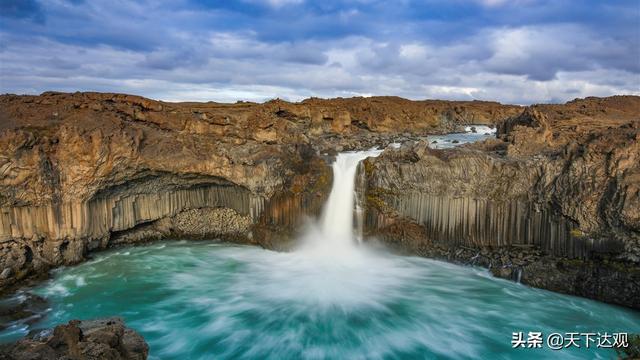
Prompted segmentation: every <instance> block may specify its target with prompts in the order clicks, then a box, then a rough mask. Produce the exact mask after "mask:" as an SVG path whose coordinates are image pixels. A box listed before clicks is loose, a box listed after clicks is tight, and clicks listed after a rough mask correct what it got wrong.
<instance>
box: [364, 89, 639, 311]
mask: <svg viewBox="0 0 640 360" xmlns="http://www.w3.org/2000/svg"><path fill="white" fill-rule="evenodd" d="M498 135H499V139H497V140H488V141H486V142H484V143H476V144H469V145H466V146H463V147H460V148H457V149H452V150H434V149H431V148H429V146H428V144H427V143H425V142H418V143H413V144H410V145H406V146H403V147H402V148H401V149H398V150H392V149H389V150H387V151H385V153H383V154H382V155H381V156H380V157H379V158H375V159H368V160H366V162H365V163H364V166H363V167H362V169H361V172H362V176H364V177H365V178H366V180H364V181H363V183H364V184H365V186H364V189H362V190H361V191H363V192H364V193H365V195H364V196H366V199H367V202H368V204H369V209H370V211H369V212H368V215H367V229H368V231H369V233H370V234H371V235H377V236H378V237H379V238H380V239H382V240H383V241H385V242H387V243H389V244H391V245H394V246H395V247H396V248H400V249H401V250H404V251H410V252H413V253H419V254H422V255H425V256H431V257H440V258H446V259H450V260H454V261H460V262H469V263H474V264H478V265H483V266H486V267H490V268H491V269H492V271H493V273H494V274H496V275H498V276H502V277H507V278H512V279H520V280H521V281H522V282H523V283H526V284H529V285H533V286H536V287H542V288H547V289H551V290H555V291H560V292H565V293H569V294H576V295H581V296H586V297H590V298H594V299H599V300H602V301H607V302H612V303H617V304H621V305H626V306H631V307H635V308H640V302H639V300H638V299H640V296H638V295H640V194H639V190H640V141H639V140H640V98H638V97H629V96H627V97H612V98H606V99H599V98H588V99H584V100H576V101H572V102H569V103H567V104H565V105H535V106H531V107H528V108H527V109H525V110H524V111H523V112H522V113H521V114H520V115H518V116H514V117H510V118H509V119H507V120H506V121H504V122H502V123H501V124H499V126H498Z"/></svg>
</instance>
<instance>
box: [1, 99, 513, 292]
mask: <svg viewBox="0 0 640 360" xmlns="http://www.w3.org/2000/svg"><path fill="white" fill-rule="evenodd" d="M520 112H521V108H520V107H518V106H508V105H501V104H497V103H491V102H445V101H421V102H414V101H409V100H404V99H400V98H392V97H382V98H353V99H334V100H320V99H309V100H305V101H303V102H301V103H288V102H285V101H281V100H273V101H269V102H267V103H264V104H255V103H243V102H239V103H236V104H216V103H166V102H159V101H153V100H149V99H145V98H141V97H137V96H130V95H121V94H102V93H75V94H66V93H44V94H42V95H40V96H15V95H4V96H0V288H1V287H6V286H7V285H10V284H13V283H16V281H18V280H20V279H23V278H25V277H28V276H31V275H34V274H36V275H37V274H44V273H46V271H47V270H48V269H49V268H51V267H55V266H59V265H63V264H73V263H77V262H79V261H82V260H83V259H85V258H86V257H87V256H88V254H89V253H90V252H91V251H93V250H98V249H104V248H107V247H110V246H115V245H119V244H125V243H135V242H141V241H148V240H152V239H159V238H167V237H192V238H222V239H227V240H232V241H239V242H249V243H254V244H260V245H262V246H265V247H270V248H286V246H287V239H289V238H290V236H289V235H291V234H293V233H294V232H295V229H296V228H297V225H299V224H300V222H301V221H303V219H304V217H305V216H306V215H313V214H317V213H318V211H319V209H320V207H321V205H322V203H323V201H324V198H325V197H326V195H327V192H328V189H329V187H330V185H331V170H330V168H329V167H328V165H327V162H326V159H324V158H323V157H324V156H325V154H328V155H329V156H330V155H331V154H330V153H332V152H335V151H336V150H337V151H339V150H343V149H356V148H363V147H370V146H373V145H379V144H386V143H389V142H391V141H396V140H398V139H402V138H406V137H411V136H414V135H416V134H426V133H434V132H435V133H442V132H447V131H451V130H455V129H456V127H457V126H459V125H461V124H467V123H486V124H497V123H498V122H499V121H500V120H502V119H505V118H507V117H509V116H514V115H516V114H519V113H520Z"/></svg>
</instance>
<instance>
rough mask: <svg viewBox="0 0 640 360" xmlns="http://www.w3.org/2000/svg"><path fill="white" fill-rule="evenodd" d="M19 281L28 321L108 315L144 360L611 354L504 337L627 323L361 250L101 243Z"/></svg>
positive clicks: (487, 280) (622, 316) (633, 319)
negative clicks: (83, 255) (129, 334)
mask: <svg viewBox="0 0 640 360" xmlns="http://www.w3.org/2000/svg"><path fill="white" fill-rule="evenodd" d="M32 291H33V292H35V293H36V294H39V295H41V296H43V297H45V298H47V299H48V301H49V302H50V306H51V308H50V310H49V311H48V316H47V317H46V319H45V320H44V321H42V322H40V323H37V324H35V328H40V327H51V326H54V325H56V324H60V323H64V322H67V321H68V320H71V319H76V318H82V319H88V318H96V317H106V316H112V315H119V316H122V317H123V318H124V319H125V321H126V322H127V324H128V325H129V326H130V327H132V328H134V329H136V330H137V331H139V332H140V333H141V334H142V335H143V336H144V337H145V339H146V340H147V342H148V343H149V345H150V348H151V350H150V357H151V358H152V359H430V358H438V359H465V358H468V359H472V358H473V359H482V358H483V359H509V358H518V359H527V358H530V359H540V358H559V359H562V358H565V359H582V358H584V359H593V358H604V359H610V358H615V352H614V351H613V350H611V349H596V348H594V347H592V348H591V349H584V348H580V349H576V348H571V349H565V350H560V351H553V350H549V349H547V348H543V349H533V350H531V349H512V348H511V342H510V341H511V336H512V332H517V331H524V332H528V331H541V332H543V333H544V334H549V333H553V332H559V333H567V332H598V331H600V332H604V331H608V332H610V333H611V332H621V331H626V332H635V333H637V332H639V331H640V314H638V313H637V312H634V311H632V310H628V309H624V308H619V307H615V306H610V305H607V304H603V303H599V302H596V301H591V300H587V299H582V298H577V297H572V296H565V295H561V294H556V293H552V292H549V291H545V290H539V289H534V288H529V287H526V286H523V285H520V284H517V283H514V282H511V281H507V280H502V279H496V278H493V277H491V275H490V274H489V273H488V272H487V271H486V270H484V269H479V268H473V267H464V266H458V265H453V264H449V263H444V262H440V261H435V260H429V259H424V258H417V257H404V256H395V255H391V254H386V253H383V252H377V251H374V250H369V249H366V248H362V249H360V251H358V252H357V253H354V254H351V255H349V256H331V255H330V254H322V253H320V254H317V253H313V252H306V251H301V252H292V253H279V252H274V251H269V250H264V249H260V248H257V247H250V246H236V245H230V244H216V243H211V242H206V241H197V242H193V241H189V242H187V241H173V242H162V243H156V244H152V245H147V246H140V247H132V248H126V249H118V250H111V251H107V252H104V253H100V254H99V255H98V256H97V257H96V258H95V259H94V260H91V261H89V262H87V263H84V264H81V265H78V266H76V267H70V268H64V269H60V270H58V271H56V272H55V274H54V277H53V279H51V280H49V281H47V282H46V283H43V284H42V285H41V286H39V287H37V288H35V289H33V290H32ZM28 330H29V329H28V328H27V327H26V326H24V325H19V326H18V325H16V326H14V327H10V328H8V329H5V330H4V331H3V333H2V336H3V339H4V340H8V339H11V338H16V337H18V336H22V335H24V334H26V332H27V331H28Z"/></svg>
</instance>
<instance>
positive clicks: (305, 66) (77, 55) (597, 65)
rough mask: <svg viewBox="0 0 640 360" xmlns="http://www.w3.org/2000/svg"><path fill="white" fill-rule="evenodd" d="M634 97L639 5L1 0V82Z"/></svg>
mask: <svg viewBox="0 0 640 360" xmlns="http://www.w3.org/2000/svg"><path fill="white" fill-rule="evenodd" d="M46 90H59V91H78V90H80V91H110V92H124V93H134V94H139V95H143V96H147V97H151V98H156V99H163V100H198V101H208V100H213V101H227V102H232V101H236V100H253V101H263V100H266V99H270V98H275V97H280V98H284V99H288V100H300V99H302V98H305V97H309V96H319V97H337V96H343V97H348V96H370V95H397V96H402V97H406V98H411V99H426V98H440V99H456V100H471V99H480V100H498V101H501V102H505V103H517V104H529V103H536V102H564V101H567V100H571V99H573V98H576V97H585V96H608V95H614V94H640V1H638V0H629V1H626V0H621V1H586V0H585V1H578V0H575V1H568V0H511V1H508V0H448V1H445V0H423V1H411V0H400V1H376V0H355V1H335V0H328V1H309V0H240V1H214V0H159V1H151V0H141V1H124V0H0V92H2V93H5V92H10V93H20V94H22V93H28V94H37V93H40V92H43V91H46Z"/></svg>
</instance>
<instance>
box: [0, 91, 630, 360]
mask: <svg viewBox="0 0 640 360" xmlns="http://www.w3.org/2000/svg"><path fill="white" fill-rule="evenodd" d="M0 105H1V106H0V120H1V121H0V123H1V124H2V128H0V131H1V135H0V149H1V150H2V151H1V152H0V190H2V193H1V194H2V196H1V197H0V205H1V207H2V209H1V212H0V246H1V252H0V264H1V268H2V270H1V271H2V276H1V280H0V285H2V286H3V287H4V288H5V289H15V288H16V286H20V285H24V284H25V283H26V282H25V281H26V280H27V279H32V278H36V277H38V276H42V275H46V274H47V273H48V271H49V270H50V269H53V268H56V267H59V266H64V265H73V264H78V263H80V262H84V261H86V260H89V261H88V262H84V263H83V264H81V265H78V266H76V267H67V268H63V269H62V270H59V271H56V272H55V273H54V276H53V279H51V280H50V281H48V282H44V283H40V284H38V285H36V286H35V288H32V289H30V290H28V291H30V292H32V293H34V294H36V295H39V296H42V297H44V298H46V299H47V300H48V301H49V302H50V304H51V308H52V310H51V312H49V313H48V316H47V318H46V319H45V320H42V321H40V323H38V326H44V325H47V326H49V325H55V324H58V323H60V322H66V321H69V320H71V319H74V318H92V317H105V316H113V315H120V316H123V317H125V319H126V321H127V324H128V325H130V326H133V327H134V328H135V329H136V330H138V331H140V332H141V333H142V334H143V335H144V336H145V338H146V339H147V341H149V343H150V345H151V356H152V357H153V356H156V357H159V358H180V357H184V356H186V355H185V354H188V355H189V356H188V357H190V358H199V357H202V356H204V353H205V352H206V351H209V353H210V354H213V353H215V354H217V355H218V356H220V357H224V358H237V357H245V358H246V357H252V356H256V354H260V353H265V352H267V353H270V354H273V356H274V357H276V358H277V357H278V355H281V356H286V357H305V358H323V357H332V356H337V354H342V353H349V352H350V351H352V352H353V354H362V352H363V351H365V350H366V351H369V353H367V354H368V358H385V357H388V356H392V357H393V356H396V357H401V356H403V355H405V356H409V355H412V356H441V357H452V358H456V357H474V356H477V355H478V354H482V353H487V352H488V351H493V352H495V354H496V355H497V356H498V357H499V356H507V354H510V352H511V351H517V349H515V350H512V349H510V344H509V342H508V341H506V342H499V340H496V339H500V338H501V337H505V336H506V337H507V338H508V337H509V336H510V333H511V332H512V331H517V330H519V329H523V330H531V329H529V328H528V327H529V326H531V325H530V324H531V323H532V322H533V323H535V324H536V325H537V326H539V327H538V330H543V331H557V330H563V331H570V330H573V329H574V327H573V326H575V323H574V321H577V322H578V323H580V324H581V325H583V326H586V328H588V329H592V328H597V329H598V330H602V331H610V332H611V331H629V332H638V331H640V329H638V328H637V325H636V324H638V323H639V320H640V318H639V316H638V313H637V311H636V310H637V309H639V308H640V303H638V299H639V297H638V294H640V265H639V263H640V236H639V230H640V211H639V210H638V209H639V208H640V206H639V205H640V198H639V196H640V195H639V184H640V182H639V181H638V180H639V179H640V166H639V165H638V164H639V161H638V160H639V155H640V145H639V142H638V140H640V127H639V124H640V117H639V116H640V98H638V97H633V96H624V97H611V98H589V99H582V100H576V101H573V102H570V103H567V104H564V105H534V106H531V107H519V106H509V105H501V104H497V103H486V102H441V101H424V102H412V101H408V100H404V99H399V98H353V99H333V100H320V99H309V100H305V101H303V102H301V103H295V104H293V103H287V102H284V101H281V100H274V101H271V102H267V103H264V104H253V103H238V104H234V105H230V104H214V103H206V104H198V103H165V102H156V101H153V100H148V99H144V98H139V97H134V96H129V95H118V94H97V93H76V94H64V93H45V94H43V95H41V96H37V97H34V96H11V95H5V96H2V97H1V98H0ZM483 124H484V125H488V126H490V127H491V128H496V127H497V137H493V136H484V135H485V134H480V135H481V136H480V137H479V138H481V140H484V141H480V142H474V143H469V144H461V143H460V141H461V140H462V142H464V139H462V138H460V139H459V138H455V137H453V138H447V136H449V135H446V136H444V137H439V138H434V137H433V136H434V134H441V135H442V134H447V133H450V132H452V131H463V130H464V127H465V126H467V127H468V128H469V129H468V130H469V132H471V125H476V126H475V128H476V129H475V130H476V131H477V129H478V128H480V126H481V125H483ZM457 136H459V135H457ZM433 141H436V143H433ZM453 141H456V142H455V143H454V142H453ZM445 143H446V144H451V146H448V145H445ZM438 144H439V145H445V146H439V145H438ZM454 144H455V146H454ZM457 145H460V146H457ZM372 147H380V148H381V149H382V148H384V151H382V150H369V151H364V150H365V149H370V148H372ZM350 150H357V151H358V152H345V151H350ZM373 155H376V156H375V157H373ZM378 155H379V156H378ZM360 160H362V162H360V165H358V163H359V161H360ZM331 164H333V169H332V168H331V167H330V165H331ZM354 192H355V194H354ZM324 204H326V206H325V207H324V210H323V205H324ZM354 210H355V211H354ZM354 217H355V220H356V221H355V222H354ZM316 218H320V221H319V222H316V221H314V220H313V219H316ZM354 226H355V228H356V229H358V231H357V232H356V235H354ZM163 239H180V240H181V239H209V240H212V239H218V240H223V241H225V243H223V244H219V243H211V242H193V243H183V242H182V241H180V242H162V243H156V244H150V245H146V246H141V247H124V248H121V249H116V250H109V251H107V252H104V253H100V254H97V255H96V257H95V259H91V258H92V257H93V256H94V255H93V254H92V253H93V252H95V251H97V250H104V249H107V248H113V247H122V246H128V245H130V244H139V243H142V242H147V241H150V240H163ZM358 239H361V240H362V244H360V245H358V244H359V242H358V241H356V240H358ZM298 240H302V241H298ZM229 242H231V243H236V244H245V245H229V244H228V243H229ZM247 245H249V246H247ZM250 245H259V246H260V247H262V248H264V249H260V248H258V247H255V246H250ZM273 250H278V251H280V252H276V251H273ZM389 250H392V251H394V252H397V253H400V254H404V255H414V256H415V255H419V256H422V257H428V258H436V259H443V260H448V261H451V262H457V263H464V264H470V265H476V266H480V267H485V268H488V269H489V270H490V272H488V271H486V270H482V269H480V268H478V267H459V266H457V265H452V264H447V263H443V262H440V261H434V260H427V259H423V258H419V257H413V256H400V255H393V254H390V253H389V252H390V251H389ZM490 274H493V275H495V276H497V277H503V278H507V279H512V280H517V281H518V282H521V283H523V284H527V285H531V286H533V287H539V288H543V289H549V290H552V291H556V292H562V293H566V294H570V295H579V296H582V297H586V298H591V299H596V300H600V301H604V302H608V303H612V304H617V305H622V306H625V307H628V308H632V309H635V310H631V309H624V308H619V307H614V306H609V305H605V304H602V303H598V302H594V301H590V300H586V299H580V298H574V297H568V296H564V295H559V294H555V293H550V292H547V291H542V290H536V289H533V288H529V287H525V286H523V285H521V284H517V283H515V282H508V281H504V280H500V279H496V278H492V277H491V276H490ZM122 281H126V283H127V284H126V286H122V285H121V282H122ZM19 291H23V290H19ZM109 299H126V300H123V301H122V302H120V301H113V300H109ZM454 302H455V303H458V304H459V306H457V307H455V309H457V310H459V311H454V310H455V309H451V310H446V309H447V308H448V306H447V304H449V303H454ZM96 303H98V304H101V306H99V307H97V308H96V307H94V304H96ZM525 304H526V306H525ZM553 307H557V308H558V309H561V310H558V311H557V312H556V311H551V310H550V308H553ZM172 309H173V310H172ZM175 309H185V310H184V312H178V313H177V314H174V316H170V315H171V314H172V311H174V312H175ZM433 309H438V311H439V313H438V314H435V313H432V310H433ZM514 309H517V311H515V310H514ZM469 318H474V319H477V322H476V323H477V325H476V327H473V326H470V324H469V323H468V321H466V319H469ZM149 319H162V321H160V320H158V321H159V323H154V322H149ZM389 319H390V320H389ZM570 319H573V320H570ZM576 319H578V320H576ZM276 324H279V325H277V326H276ZM309 324H313V326H314V327H318V328H317V329H316V330H309V328H308V326H309ZM252 326H255V327H256V328H257V329H258V330H257V332H252V331H251V330H250V329H249V328H250V327H252ZM353 326H358V327H359V328H360V329H361V330H362V331H363V333H365V334H369V336H368V337H369V338H371V340H370V341H369V340H366V341H365V336H363V337H355V338H349V337H348V329H349V328H350V327H353ZM29 328H30V325H29V324H27V323H24V322H16V323H12V324H10V327H9V328H8V329H9V330H6V331H5V332H4V335H3V336H6V337H7V339H12V338H14V337H15V336H18V335H24V333H25V332H26V331H27V329H29ZM329 328H333V331H324V330H326V329H329ZM187 329H197V330H200V332H199V333H193V332H189V331H187ZM292 329H293V330H292ZM321 329H324V330H323V331H320V330H321ZM439 331H440V332H442V333H438V332H439ZM307 332H311V334H310V333H307ZM317 333H325V335H324V336H320V337H317V338H316V337H314V336H313V335H314V334H317ZM478 333H481V334H484V335H483V336H484V337H483V338H482V339H478V341H477V342H470V343H468V344H467V345H466V346H465V347H459V348H456V347H455V346H453V343H447V342H446V341H445V340H444V339H449V340H448V341H453V340H452V339H455V337H454V335H456V334H458V335H459V334H465V335H464V336H465V337H466V338H472V339H473V336H474V334H476V335H477V334H478ZM381 334H384V335H381ZM256 336H258V340H259V341H256ZM260 337H262V338H260ZM169 338H171V341H169V340H168V339H169ZM276 339H278V340H276ZM336 339H344V341H343V342H342V343H341V345H342V346H341V347H337V346H334V345H332V344H334V343H335V342H336V341H337V340H336ZM436 340H440V341H445V342H444V343H438V342H437V341H436ZM496 342H499V344H498V343H496ZM300 343H304V344H309V346H307V347H305V348H297V347H296V345H295V344H300ZM266 344H267V345H268V346H270V347H269V348H262V347H261V346H267V345H266ZM454 348H455V349H457V350H454ZM205 349H206V350H205ZM600 350H602V349H598V350H594V351H600ZM602 351H605V352H606V350H602ZM609 352H611V350H609ZM501 354H502V355H501ZM562 354H563V355H566V356H568V357H570V356H572V355H575V354H573V353H572V352H570V351H568V352H566V353H562ZM607 354H608V353H607ZM583 356H584V354H583ZM604 356H609V355H604Z"/></svg>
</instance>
